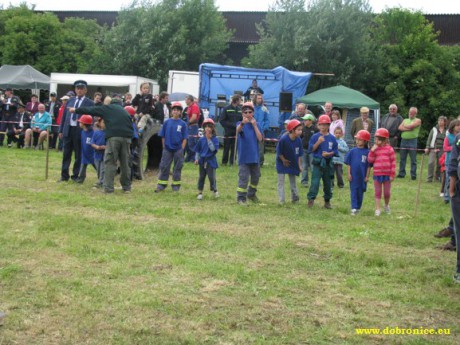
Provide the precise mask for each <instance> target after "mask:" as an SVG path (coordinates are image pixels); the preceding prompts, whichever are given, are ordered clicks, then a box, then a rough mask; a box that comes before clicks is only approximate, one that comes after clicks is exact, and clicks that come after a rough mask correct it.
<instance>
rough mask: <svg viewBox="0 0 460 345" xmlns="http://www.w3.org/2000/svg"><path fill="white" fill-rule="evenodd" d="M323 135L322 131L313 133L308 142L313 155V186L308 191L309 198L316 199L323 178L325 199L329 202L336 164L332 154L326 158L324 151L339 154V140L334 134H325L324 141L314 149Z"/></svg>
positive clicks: (309, 150)
mask: <svg viewBox="0 0 460 345" xmlns="http://www.w3.org/2000/svg"><path fill="white" fill-rule="evenodd" d="M320 136H323V135H322V134H321V133H320V132H318V133H315V134H313V136H312V137H311V138H310V141H309V143H308V152H309V153H310V155H311V156H312V165H313V167H312V177H311V186H310V190H309V191H308V194H307V198H308V200H315V199H316V196H317V195H318V190H319V183H320V180H321V179H322V180H323V192H324V201H325V202H326V203H328V202H329V201H330V200H331V199H332V189H331V176H334V164H333V160H332V156H330V157H328V158H325V157H323V152H334V156H338V155H339V151H338V145H337V140H336V139H335V137H334V136H333V135H332V134H329V133H328V134H326V135H324V136H323V137H324V141H323V142H322V143H321V144H320V145H319V146H318V148H317V149H316V151H313V146H314V145H315V144H316V142H317V141H318V139H319V137H320Z"/></svg>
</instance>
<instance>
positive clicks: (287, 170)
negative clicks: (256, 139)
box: [276, 133, 303, 176]
mask: <svg viewBox="0 0 460 345" xmlns="http://www.w3.org/2000/svg"><path fill="white" fill-rule="evenodd" d="M280 155H283V156H284V158H286V159H287V160H288V161H290V162H291V164H290V165H289V166H288V167H286V166H284V164H283V161H282V160H281V159H280V157H279V156H280ZM302 156H303V147H302V140H301V139H300V138H295V139H294V140H292V139H291V138H290V137H289V134H288V133H286V135H283V136H282V137H281V139H280V141H279V142H278V145H277V146H276V171H277V172H278V174H289V175H295V176H299V174H300V168H299V163H298V162H299V158H300V157H302Z"/></svg>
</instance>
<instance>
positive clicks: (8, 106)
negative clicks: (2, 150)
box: [0, 87, 21, 146]
mask: <svg viewBox="0 0 460 345" xmlns="http://www.w3.org/2000/svg"><path fill="white" fill-rule="evenodd" d="M19 103H21V100H20V99H19V97H17V96H15V95H14V94H13V89H12V88H10V87H9V88H7V89H6V90H5V97H4V98H3V101H2V104H1V106H2V113H1V116H0V132H5V129H6V125H7V124H6V118H9V117H10V116H11V115H14V114H16V112H17V110H18V104H19ZM4 139H5V135H4V134H0V146H3V140H4Z"/></svg>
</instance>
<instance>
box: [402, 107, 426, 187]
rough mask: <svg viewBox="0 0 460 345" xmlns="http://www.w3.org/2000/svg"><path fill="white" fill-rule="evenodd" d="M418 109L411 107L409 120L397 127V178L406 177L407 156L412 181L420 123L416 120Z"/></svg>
mask: <svg viewBox="0 0 460 345" xmlns="http://www.w3.org/2000/svg"><path fill="white" fill-rule="evenodd" d="M417 113H418V109H417V108H416V107H411V108H410V109H409V118H407V119H404V121H403V122H402V123H401V124H400V125H399V128H398V129H399V131H400V132H401V150H400V154H399V158H400V161H399V174H398V177H399V178H404V177H405V176H406V160H407V154H409V157H410V161H411V164H410V176H411V179H412V180H415V179H417V141H418V135H419V133H420V126H421V125H422V121H421V120H420V119H419V118H417Z"/></svg>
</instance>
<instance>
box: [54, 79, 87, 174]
mask: <svg viewBox="0 0 460 345" xmlns="http://www.w3.org/2000/svg"><path fill="white" fill-rule="evenodd" d="M73 85H74V87H75V97H72V98H70V99H69V101H68V102H67V105H66V108H65V110H64V114H63V116H62V122H61V124H60V126H59V139H61V140H62V141H63V154H62V168H61V178H60V179H59V181H58V182H63V181H68V180H69V178H71V179H72V180H73V181H76V180H77V179H78V174H79V172H80V163H81V129H80V127H79V125H78V119H79V118H80V116H79V115H78V114H77V113H76V112H74V113H71V112H70V111H69V109H70V108H80V107H90V106H93V105H94V102H93V101H92V100H91V99H89V98H87V97H86V93H87V91H88V90H87V86H88V84H87V83H86V81H84V80H77V81H75V82H74V84H73ZM72 153H74V163H73V168H72V176H70V174H69V169H70V163H71V161H72Z"/></svg>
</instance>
